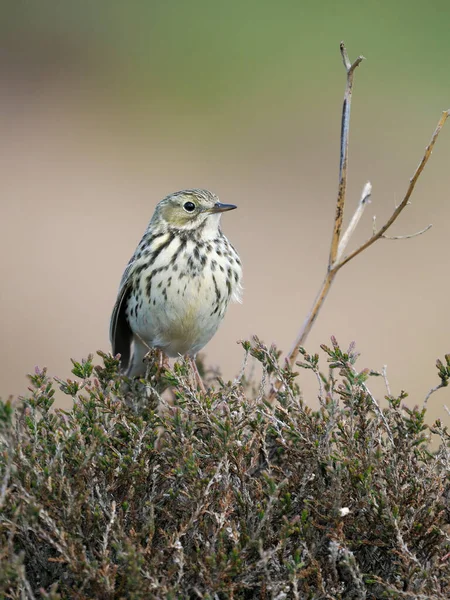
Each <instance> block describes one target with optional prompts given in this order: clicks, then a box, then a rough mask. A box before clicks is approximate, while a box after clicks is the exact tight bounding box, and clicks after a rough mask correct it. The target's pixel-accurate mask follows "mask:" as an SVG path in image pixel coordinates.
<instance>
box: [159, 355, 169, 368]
mask: <svg viewBox="0 0 450 600" xmlns="http://www.w3.org/2000/svg"><path fill="white" fill-rule="evenodd" d="M158 355H159V356H158V359H159V360H158V366H159V370H160V371H163V370H164V371H165V370H166V369H168V368H169V357H168V356H167V354H165V352H164V351H163V350H158Z"/></svg>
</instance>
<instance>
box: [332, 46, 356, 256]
mask: <svg viewBox="0 0 450 600" xmlns="http://www.w3.org/2000/svg"><path fill="white" fill-rule="evenodd" d="M340 50H341V56H342V61H343V63H344V67H345V70H346V71H347V86H346V88H345V94H344V103H343V105H342V121H341V152H340V161H339V188H338V197H337V203H336V217H335V220H334V230H333V238H332V240H331V249H330V259H329V261H328V262H329V265H332V264H333V263H334V262H335V261H336V256H337V253H338V246H339V240H340V237H341V229H342V221H343V219H344V205H345V192H346V189H347V162H348V138H349V133H350V109H351V104H352V91H353V74H354V72H355V69H356V67H357V66H358V65H359V64H360V63H361V61H363V60H364V57H363V56H358V58H357V59H356V60H355V62H354V63H351V62H350V60H349V58H348V54H347V49H346V48H345V45H344V42H341V44H340Z"/></svg>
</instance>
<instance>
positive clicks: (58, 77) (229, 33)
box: [0, 2, 450, 417]
mask: <svg viewBox="0 0 450 600" xmlns="http://www.w3.org/2000/svg"><path fill="white" fill-rule="evenodd" d="M36 4H37V3H36ZM351 4H352V3H350V4H349V6H348V7H347V9H346V10H347V13H346V14H343V15H339V16H337V15H336V14H334V13H333V11H332V10H331V12H330V10H328V11H327V12H326V13H323V12H322V13H320V12H318V9H317V8H314V7H313V5H311V6H310V7H309V8H308V6H307V5H306V4H304V5H302V8H301V9H300V8H298V6H297V4H294V3H290V2H285V3H281V5H280V6H279V7H278V8H277V9H275V8H273V7H271V6H270V5H269V4H267V5H266V4H265V3H264V2H262V3H260V4H258V5H256V4H252V8H248V7H246V8H245V9H242V11H241V10H240V9H239V5H238V4H237V3H236V4H235V3H231V4H230V5H229V7H228V8H222V9H220V10H221V13H220V14H216V13H214V11H213V10H212V9H211V12H208V9H207V6H208V5H207V4H206V3H194V4H193V5H192V8H191V11H187V9H185V8H184V5H183V4H182V3H175V4H174V6H177V10H175V9H173V11H172V12H170V11H169V9H167V10H166V9H162V8H161V7H160V6H157V5H156V4H153V3H149V5H148V7H147V8H146V10H145V11H143V12H141V9H140V8H139V5H138V4H136V5H134V3H130V4H129V5H128V7H129V9H125V8H124V5H123V6H122V7H120V4H119V3H115V2H112V3H111V4H110V5H109V7H110V10H108V11H106V12H104V13H103V12H101V11H100V10H96V11H95V12H94V11H92V10H91V9H89V10H88V6H89V5H88V4H87V3H84V2H81V3H80V4H79V5H78V9H77V10H75V9H74V8H73V7H72V8H69V7H70V5H69V3H67V4H65V3H59V5H58V6H59V7H58V9H57V10H56V8H55V7H56V4H52V3H43V4H42V6H41V8H40V9H39V10H38V9H37V8H36V6H34V5H33V4H32V3H31V4H30V5H29V8H28V10H27V12H23V13H22V12H21V11H20V10H19V9H17V8H16V9H14V11H13V10H12V9H11V14H9V13H7V16H9V21H8V19H6V24H5V22H3V24H2V27H3V29H4V31H3V33H2V37H3V40H4V42H3V46H2V48H3V49H2V54H1V62H0V69H1V70H0V97H1V99H2V100H1V105H2V109H1V111H0V130H1V132H2V134H1V137H0V151H1V156H2V159H1V162H0V180H1V189H2V194H1V200H0V203H1V204H0V208H1V220H0V273H1V281H2V286H1V289H0V315H1V318H0V336H1V340H2V344H1V346H0V394H1V395H2V396H3V397H5V396H8V395H9V394H14V395H16V394H19V393H23V392H24V391H25V389H26V379H25V374H26V373H27V372H30V371H32V370H33V369H34V366H35V365H40V366H44V365H46V366H47V367H48V368H49V371H50V373H51V374H54V375H58V376H67V375H69V373H70V360H69V359H70V357H73V358H75V359H81V358H82V357H85V356H86V355H87V354H88V353H89V352H95V351H96V350H97V349H103V350H105V349H109V342H108V326H109V317H110V312H111V309H112V305H113V303H114V301H115V296H116V292H117V287H118V284H119V280H120V277H121V275H122V271H123V268H124V266H125V265H126V263H127V261H128V259H129V257H130V256H131V254H132V252H133V251H134V248H135V246H136V244H137V242H138V241H139V239H140V237H141V235H142V232H143V230H144V229H145V227H146V224H147V222H148V220H149V219H150V217H151V215H152V212H153V209H154V206H155V204H156V203H157V202H158V200H160V199H161V198H162V197H163V196H164V195H166V194H167V193H170V192H172V191H175V190H178V189H182V188H188V187H207V188H210V189H211V190H213V191H215V192H216V193H218V194H219V196H220V197H221V199H222V200H223V201H224V202H232V203H235V204H238V206H239V211H236V212H233V213H230V214H227V215H225V217H224V218H223V229H224V231H225V232H226V234H227V235H228V236H229V238H230V239H231V241H232V242H233V244H234V245H235V246H236V247H237V249H238V250H239V252H240V253H241V256H242V259H243V263H244V276H245V281H244V287H245V295H244V303H243V305H242V306H239V305H238V306H233V307H231V308H230V310H229V311H228V314H227V316H226V319H225V321H224V324H223V325H222V327H221V329H220V330H219V332H218V334H217V335H216V337H215V338H214V339H213V340H212V342H211V343H210V344H209V345H208V346H207V348H206V352H207V362H208V363H209V364H212V365H218V366H219V367H220V369H221V370H222V372H223V374H224V375H225V377H227V378H228V377H233V375H234V374H235V373H236V372H237V370H238V368H239V366H240V364H241V360H242V351H241V350H240V349H239V347H237V346H236V340H238V339H244V338H249V337H250V336H252V335H253V334H258V336H259V337H261V338H262V339H263V340H265V341H266V342H268V343H270V342H275V343H276V344H277V345H278V346H279V347H280V348H282V349H284V350H285V351H286V350H288V349H289V347H290V346H291V344H292V342H293V340H294V338H295V335H296V331H297V330H298V328H299V326H300V324H301V323H302V321H303V319H304V317H305V315H306V314H307V312H308V310H309V308H310V305H311V303H312V301H313V299H314V296H315V294H316V292H317V290H318V287H319V285H320V282H321V280H322V277H323V275H324V271H325V265H326V261H327V257H328V252H329V243H330V236H331V231H332V225H333V217H334V206H335V197H336V191H337V170H338V149H339V129H340V111H341V102H342V94H343V89H344V70H343V67H342V65H341V62H340V56H339V51H338V46H339V41H340V39H341V38H344V39H345V40H346V42H347V46H348V49H349V53H350V55H351V57H352V58H354V57H356V54H357V53H363V54H365V55H366V57H367V59H368V60H367V61H366V62H364V63H363V65H362V66H361V67H359V69H358V71H357V73H356V81H355V91H354V110H353V119H352V127H351V150H350V179H349V190H348V205H347V212H346V219H347V222H348V219H349V218H350V216H351V213H352V211H353V210H354V208H355V206H356V203H357V200H358V199H359V195H360V192H361V189H362V186H363V185H364V183H365V182H366V181H367V180H368V179H369V180H370V181H371V182H372V184H373V200H372V204H371V205H370V206H369V208H368V209H367V211H366V214H365V216H364V218H363V220H362V222H361V224H360V227H359V230H358V232H357V234H356V236H355V239H354V240H353V241H352V247H356V244H357V243H358V242H361V241H363V240H364V239H366V238H367V237H368V236H369V235H370V232H371V218H372V216H373V215H374V214H376V216H377V219H378V222H379V223H380V224H381V223H382V221H383V219H385V218H386V217H387V216H388V215H389V214H390V212H391V211H392V209H393V207H394V205H395V203H398V202H400V201H401V199H402V195H403V193H404V192H405V190H406V187H407V183H408V179H409V177H410V176H411V175H412V174H413V172H414V169H415V167H416V165H417V163H418V162H419V160H420V158H421V156H422V154H423V150H424V148H425V146H426V144H427V143H428V141H429V138H430V137H431V133H432V131H433V129H434V127H435V125H436V123H437V121H438V118H439V116H440V113H441V110H443V109H445V108H450V83H449V82H450V80H449V78H448V55H449V54H448V53H449V51H450V47H449V42H448V35H447V36H446V35H445V31H448V29H446V26H445V23H447V25H449V24H450V23H449V20H450V10H449V8H448V6H447V5H446V4H445V3H439V2H437V3H434V4H433V3H431V4H430V6H429V7H428V8H427V9H422V8H421V7H420V5H419V4H418V3H417V6H416V5H415V4H414V3H408V7H409V10H408V16H407V17H405V18H403V17H402V18H400V16H401V15H402V14H403V15H405V14H406V13H405V12H402V11H404V9H405V7H404V6H403V5H402V2H400V3H399V6H398V7H396V8H395V9H394V8H389V7H388V5H389V3H386V6H385V7H383V4H381V5H380V4H378V5H377V6H375V4H374V5H373V7H370V4H369V5H368V7H367V8H366V12H365V13H364V14H363V13H361V14H359V13H358V14H355V12H354V11H355V7H354V6H351ZM104 6H106V5H104ZM132 6H133V7H134V8H131V7H132ZM327 6H328V5H327ZM329 6H330V7H332V6H333V5H332V4H330V5H329ZM355 6H356V4H355ZM165 10H166V12H164V11H165ZM394 10H395V11H396V12H395V13H393V12H392V11H394ZM74 11H75V13H74ZM89 11H90V12H89ZM217 11H219V8H217ZM199 15H200V16H201V19H200V18H199ZM0 33H1V31H0ZM449 156H450V123H449V124H447V128H446V129H444V131H443V133H442V134H441V137H440V139H439V141H438V143H437V147H436V150H435V152H434V155H433V157H432V159H431V161H430V163H429V164H428V166H427V168H426V170H425V172H424V174H423V176H422V178H421V180H420V182H419V185H418V187H417V190H416V192H415V194H414V196H413V199H412V205H411V206H410V207H408V208H407V210H406V211H405V212H404V213H403V215H402V217H401V218H400V220H399V221H398V222H397V223H396V224H395V226H394V228H393V230H392V234H393V235H399V234H409V233H412V232H414V231H416V230H419V229H422V228H423V227H424V226H426V225H427V224H428V223H432V224H433V228H432V229H431V231H429V232H428V233H426V234H425V235H423V236H420V237H418V238H415V239H411V240H405V241H381V242H379V243H377V244H376V246H375V247H372V248H371V249H369V250H368V251H367V252H366V253H364V254H363V255H362V256H359V257H357V258H356V259H355V260H354V261H353V262H352V263H350V264H349V265H348V266H347V267H346V268H345V269H344V270H343V271H342V272H341V273H340V275H339V276H338V279H337V280H336V283H335V285H334V287H333V289H332V291H331V293H330V296H329V298H328V300H327V302H326V305H325V307H324V310H323V312H322V313H321V315H320V317H319V319H318V321H317V323H316V325H315V327H314V329H313V332H312V334H311V336H310V338H309V340H308V342H307V349H308V350H309V351H311V352H314V351H316V350H318V348H319V344H320V343H328V341H329V338H330V335H332V334H333V335H335V336H336V337H337V338H338V340H339V341H340V342H341V343H342V344H343V345H346V344H348V343H349V342H350V341H352V340H355V341H356V343H357V347H358V348H359V350H360V351H361V353H362V357H361V359H360V362H359V366H360V368H361V369H362V368H364V367H368V366H370V367H371V368H374V369H381V368H382V366H383V365H384V364H387V365H388V374H389V379H390V383H391V386H392V391H393V392H394V393H398V392H399V391H400V390H401V389H407V390H408V391H409V392H410V400H409V401H410V403H411V404H415V403H421V402H422V400H423V398H424V396H425V394H426V392H427V391H428V389H429V388H430V387H432V386H433V385H435V384H436V383H437V382H438V379H437V376H436V369H435V366H434V363H435V359H436V358H437V357H443V355H444V353H446V352H450V321H449V318H448V293H449V281H448V239H449V223H448V218H449V214H450V208H449V206H450V198H449V187H450V169H449V164H450V163H449ZM324 364H325V362H324ZM304 385H305V389H306V390H307V394H308V396H309V399H310V401H311V403H312V402H314V401H315V397H314V396H315V393H314V386H313V385H312V382H309V379H308V376H307V374H305V375H304ZM375 389H376V390H377V392H378V393H383V390H382V386H379V385H378V384H376V385H375ZM444 404H449V405H450V392H449V391H448V390H443V391H440V392H439V394H438V395H435V396H434V397H433V399H432V400H431V407H432V411H431V414H432V416H433V417H435V416H442V417H444V416H445V410H444Z"/></svg>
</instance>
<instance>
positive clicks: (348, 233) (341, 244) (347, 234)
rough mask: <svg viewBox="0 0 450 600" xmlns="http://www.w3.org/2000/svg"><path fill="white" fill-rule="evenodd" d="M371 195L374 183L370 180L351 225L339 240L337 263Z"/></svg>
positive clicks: (364, 189)
mask: <svg viewBox="0 0 450 600" xmlns="http://www.w3.org/2000/svg"><path fill="white" fill-rule="evenodd" d="M371 195H372V184H371V183H370V181H368V182H367V183H366V185H365V186H364V188H363V191H362V194H361V199H360V201H359V203H358V207H357V208H356V210H355V214H354V215H353V217H352V220H351V221H350V223H349V226H348V227H347V229H346V231H345V233H344V235H343V236H342V239H341V241H340V242H339V246H338V251H337V256H336V262H337V263H339V261H340V259H341V258H342V255H343V254H344V252H345V249H346V248H347V246H348V243H349V241H350V238H351V237H352V235H353V233H354V231H355V229H356V227H357V226H358V223H359V221H360V219H361V217H362V215H363V212H364V210H365V208H366V206H367V205H368V204H369V203H370V197H371Z"/></svg>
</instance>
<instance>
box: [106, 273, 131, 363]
mask: <svg viewBox="0 0 450 600" xmlns="http://www.w3.org/2000/svg"><path fill="white" fill-rule="evenodd" d="M131 267H132V265H131V264H129V265H128V267H127V269H126V270H125V273H124V274H123V277H122V282H121V285H120V290H119V295H118V297H117V301H116V304H115V305H114V308H113V312H112V315H111V324H110V329H109V338H110V340H111V345H112V353H113V355H114V356H115V355H116V354H120V356H121V359H120V366H121V369H122V370H123V371H126V370H127V368H128V365H129V362H130V355H131V343H132V340H133V332H132V331H131V328H130V324H129V322H128V319H127V315H126V309H127V303H128V298H129V296H130V293H131V287H132V286H131V278H130V271H131Z"/></svg>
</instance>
